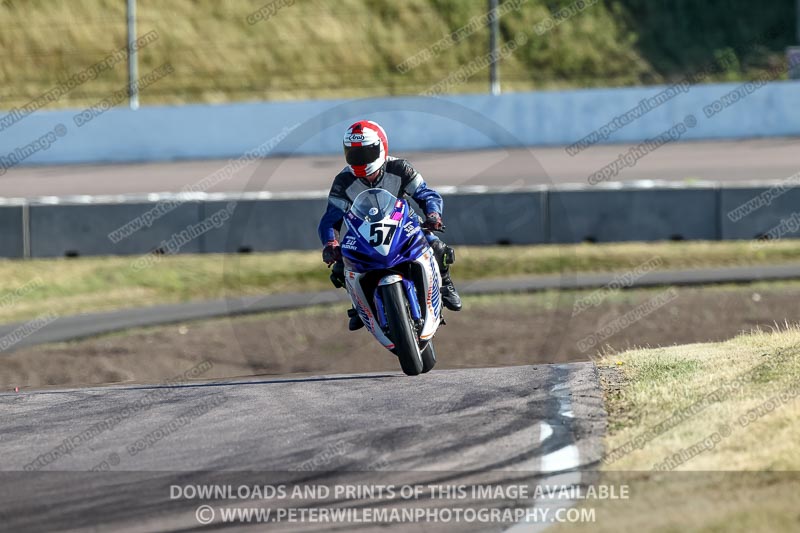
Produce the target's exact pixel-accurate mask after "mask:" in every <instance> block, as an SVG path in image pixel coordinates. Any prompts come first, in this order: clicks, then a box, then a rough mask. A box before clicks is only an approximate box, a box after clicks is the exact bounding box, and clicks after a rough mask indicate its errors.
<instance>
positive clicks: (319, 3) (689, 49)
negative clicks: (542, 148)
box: [0, 0, 794, 109]
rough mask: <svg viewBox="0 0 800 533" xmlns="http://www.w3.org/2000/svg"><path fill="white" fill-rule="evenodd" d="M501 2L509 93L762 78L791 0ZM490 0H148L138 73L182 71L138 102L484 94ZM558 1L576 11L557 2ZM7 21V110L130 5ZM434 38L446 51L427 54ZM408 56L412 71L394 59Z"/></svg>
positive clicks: (95, 48)
mask: <svg viewBox="0 0 800 533" xmlns="http://www.w3.org/2000/svg"><path fill="white" fill-rule="evenodd" d="M501 5H502V6H503V7H502V9H503V10H504V11H505V13H504V14H503V15H502V17H501V19H500V26H501V34H502V40H501V41H502V42H501V44H504V45H506V48H505V51H506V52H507V53H505V54H504V59H503V62H502V66H501V77H502V83H503V89H504V90H526V89H553V88H565V87H584V86H626V85H637V84H656V83H664V82H669V81H671V80H677V79H679V78H681V77H682V76H683V75H684V74H685V73H686V72H695V71H698V70H700V69H702V68H703V66H704V65H706V64H708V63H709V62H712V61H713V60H714V59H715V58H716V57H719V56H720V54H725V53H730V52H731V51H732V52H734V53H735V54H736V57H737V61H735V62H734V63H733V64H731V65H730V66H729V67H728V68H727V69H726V70H725V71H721V72H715V73H714V74H713V75H712V76H711V77H709V78H707V80H709V81H710V80H739V79H746V78H752V77H754V76H756V75H758V73H759V72H761V71H762V70H764V69H766V68H768V67H770V66H776V65H779V64H780V61H781V60H782V57H783V48H784V47H785V46H786V45H788V44H791V41H792V35H793V32H794V29H793V21H794V1H793V0H776V1H775V2H770V3H769V5H765V4H763V3H761V4H759V3H753V2H748V1H747V0H728V1H723V0H712V1H709V2H705V3H702V7H698V6H699V5H700V4H698V3H697V2H693V1H691V0H670V1H655V0H585V2H584V4H583V5H585V9H584V10H577V11H575V10H574V9H573V10H570V8H569V6H570V5H572V2H570V1H564V0H558V1H553V0H548V1H545V0H505V1H503V2H502V3H501ZM548 6H549V9H548ZM723 6H724V7H723ZM486 8H487V2H486V1H485V0H404V1H403V2H393V1H391V0H376V1H370V2H366V1H363V0H273V1H272V2H269V3H263V2H252V1H244V0H226V1H225V2H221V1H219V0H170V1H169V2H161V1H157V0H139V3H138V23H139V31H138V34H139V35H145V34H148V33H149V32H156V33H155V34H151V35H157V38H156V39H155V40H154V41H153V42H150V43H149V44H147V45H146V46H145V47H143V48H142V49H141V50H140V53H139V75H140V76H144V75H146V74H147V73H149V72H151V71H153V70H154V69H156V68H158V67H159V66H161V65H163V64H164V63H167V62H168V63H170V65H171V66H172V69H171V70H174V72H172V73H171V74H167V75H165V76H164V77H161V78H160V79H157V81H154V82H153V83H152V84H151V85H149V86H148V87H146V88H144V89H143V91H142V102H143V103H144V104H154V103H165V102H169V103H186V102H224V101H241V100H276V99H294V98H307V97H312V98H321V97H357V96H369V95H383V94H416V93H420V92H423V91H425V90H427V89H429V88H431V87H432V86H435V85H436V84H437V83H439V82H441V81H442V80H445V79H447V78H448V76H450V75H451V74H453V75H455V74H458V75H457V76H453V79H454V80H455V78H460V79H465V81H464V82H463V83H462V82H460V81H452V83H448V84H446V86H444V87H443V90H444V92H485V91H486V90H487V85H488V82H487V79H488V70H487V69H486V68H484V67H482V66H481V65H473V66H470V62H471V61H473V60H475V59H476V58H480V57H481V56H483V55H485V54H486V52H487V43H488V30H487V29H486V28H485V26H483V25H482V24H480V23H478V22H476V21H477V20H478V19H475V17H480V16H481V15H483V14H484V13H485V11H486ZM561 8H567V11H564V12H563V13H564V14H565V16H563V17H559V16H558V15H553V13H556V12H558V11H559V9H561ZM0 24H2V28H3V30H2V31H0V58H2V61H0V102H2V103H1V104H0V106H2V107H3V108H6V109H8V108H11V107H13V106H20V105H24V104H25V103H27V102H28V101H29V100H31V99H32V98H36V97H38V96H39V95H41V94H43V93H46V92H47V91H50V90H51V89H53V88H54V87H57V86H58V85H59V84H60V83H64V82H65V81H66V80H68V79H69V78H71V77H72V76H74V75H76V74H78V73H80V72H81V71H84V70H85V69H87V68H88V67H90V66H91V65H93V64H95V63H97V62H98V61H101V60H103V59H104V58H106V57H107V56H109V54H112V53H113V52H114V51H115V50H119V49H121V48H122V47H123V46H124V44H125V39H126V37H125V2H124V1H121V0H0ZM465 25H466V26H467V30H465V31H462V32H458V33H456V30H458V29H459V28H460V27H462V26H465ZM537 28H538V30H537ZM543 29H545V30H547V31H542V30H543ZM451 34H453V35H456V40H457V42H453V40H452V39H448V38H447V36H448V35H451ZM759 36H765V37H763V38H760V37H759ZM435 43H438V45H437V47H436V48H437V52H438V53H432V54H430V55H431V57H430V58H427V60H426V61H422V62H420V63H421V64H418V65H416V63H417V62H419V61H417V60H419V59H420V58H422V56H420V55H416V54H420V53H422V54H426V52H424V51H425V50H432V49H433V46H434V45H435ZM509 43H518V46H516V47H515V48H514V49H509V48H508V45H509ZM415 55H416V56H415ZM411 57H416V58H417V60H412V63H413V65H416V66H414V68H409V69H405V68H398V65H400V64H402V63H403V62H404V61H406V60H407V59H408V58H411ZM118 58H122V56H121V55H119V56H118ZM110 65H111V66H110V68H108V69H107V70H104V71H103V72H100V73H99V75H97V76H96V79H88V80H86V79H85V78H84V81H82V82H81V83H78V84H74V85H75V86H74V87H73V88H72V89H70V90H67V91H64V92H65V94H63V95H59V96H58V97H54V98H52V99H51V100H52V101H51V102H49V103H48V105H47V107H48V108H52V107H76V106H83V105H87V104H94V103H96V102H97V101H98V100H99V99H102V98H105V97H107V96H109V94H110V93H112V92H113V91H117V90H120V89H122V88H124V86H125V83H126V75H127V70H126V65H125V61H124V59H122V60H116V61H112V62H111V63H110ZM413 65H412V66H413ZM406 66H409V63H406ZM460 67H461V68H462V70H461V71H460V72H458V69H459V68H460ZM473 67H474V68H473Z"/></svg>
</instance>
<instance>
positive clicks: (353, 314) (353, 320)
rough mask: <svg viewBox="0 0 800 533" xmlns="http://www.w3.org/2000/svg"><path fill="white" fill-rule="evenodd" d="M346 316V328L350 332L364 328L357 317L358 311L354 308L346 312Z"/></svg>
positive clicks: (361, 321) (362, 322)
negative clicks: (348, 320)
mask: <svg viewBox="0 0 800 533" xmlns="http://www.w3.org/2000/svg"><path fill="white" fill-rule="evenodd" d="M347 316H349V317H350V324H348V326H347V329H349V330H350V331H357V330H359V329H361V328H363V327H364V321H363V320H361V317H360V316H358V311H356V310H355V308H354V307H351V308H350V309H348V310H347Z"/></svg>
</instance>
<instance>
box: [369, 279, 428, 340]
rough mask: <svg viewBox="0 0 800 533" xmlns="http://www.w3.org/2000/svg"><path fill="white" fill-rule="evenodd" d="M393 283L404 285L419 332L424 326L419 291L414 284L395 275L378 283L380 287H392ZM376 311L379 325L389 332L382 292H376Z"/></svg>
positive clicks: (412, 316) (412, 317)
mask: <svg viewBox="0 0 800 533" xmlns="http://www.w3.org/2000/svg"><path fill="white" fill-rule="evenodd" d="M393 283H402V284H403V290H404V291H405V294H406V298H407V299H408V307H409V310H410V311H411V319H412V320H413V321H414V324H415V325H416V326H417V330H419V328H420V326H421V324H422V309H420V306H419V298H417V289H416V287H415V286H414V283H413V282H411V281H410V280H407V279H405V278H403V277H402V276H400V275H397V274H393V275H390V276H385V277H384V278H383V279H381V281H380V282H379V283H378V287H382V286H384V285H391V284H393ZM375 310H376V311H377V313H376V314H377V315H378V316H377V318H378V323H379V324H380V326H381V329H382V330H383V331H384V333H385V332H387V331H388V330H389V323H388V322H387V320H386V313H385V311H384V307H383V297H382V296H381V291H380V290H376V291H375Z"/></svg>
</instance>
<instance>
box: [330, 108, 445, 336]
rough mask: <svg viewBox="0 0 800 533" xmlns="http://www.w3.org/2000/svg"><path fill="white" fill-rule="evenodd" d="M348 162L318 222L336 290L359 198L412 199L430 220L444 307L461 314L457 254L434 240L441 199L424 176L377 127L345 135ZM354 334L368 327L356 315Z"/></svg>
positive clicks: (428, 232)
mask: <svg viewBox="0 0 800 533" xmlns="http://www.w3.org/2000/svg"><path fill="white" fill-rule="evenodd" d="M344 157H345V160H346V161H347V166H346V167H345V168H344V169H343V170H342V171H341V172H340V173H339V174H338V175H337V176H336V178H335V179H334V180H333V186H332V187H331V192H330V194H328V208H327V210H326V211H325V214H324V215H323V216H322V220H320V222H319V236H320V239H321V240H322V244H323V246H324V248H323V250H322V260H323V261H324V262H325V263H326V264H327V265H328V266H329V267H330V266H331V265H334V267H333V271H332V272H333V273H332V274H331V281H333V284H334V285H336V286H337V287H342V286H344V264H343V263H342V250H341V247H340V246H339V241H337V239H336V232H338V231H340V230H341V227H342V222H343V217H344V214H345V212H347V210H348V209H349V208H350V205H352V203H353V201H354V200H355V198H356V196H358V194H359V193H360V192H362V191H365V190H367V189H372V188H380V189H385V190H386V191H388V192H390V193H391V194H392V195H393V196H395V197H397V198H402V197H403V196H405V195H408V196H410V197H411V198H413V199H414V200H415V201H416V202H417V205H419V206H420V208H421V209H422V210H423V212H424V213H425V214H426V217H425V221H424V222H423V223H422V228H423V229H424V230H425V238H426V239H427V240H428V243H429V244H430V246H431V248H432V249H433V253H434V255H435V257H436V261H437V263H439V269H440V271H441V273H442V289H441V293H442V303H444V306H445V307H447V308H448V309H450V310H452V311H460V310H461V297H460V296H459V295H458V292H456V288H455V286H454V285H453V280H452V279H451V278H450V265H451V264H452V263H453V261H454V260H455V253H454V251H453V249H452V248H450V247H449V246H447V245H446V244H445V243H443V242H442V241H441V239H439V237H437V236H436V235H434V233H433V232H434V231H438V230H442V229H443V228H444V226H443V225H442V197H441V195H439V193H438V192H436V191H434V190H433V189H430V188H428V186H427V185H426V184H425V180H423V179H422V176H421V175H420V173H419V172H417V171H416V170H414V168H413V167H412V166H411V165H410V164H409V163H408V161H406V160H405V159H398V158H396V157H390V156H389V143H388V141H387V140H386V132H385V131H383V128H382V127H380V126H379V125H378V124H377V123H375V122H372V121H370V120H359V121H358V122H356V123H355V124H353V125H352V126H350V127H349V128H347V131H346V132H345V134H344ZM348 315H349V316H350V326H349V327H350V330H351V331H355V330H357V329H359V328H362V327H363V326H364V323H363V322H362V321H361V318H360V317H359V316H358V313H356V312H355V310H354V309H350V310H349V311H348Z"/></svg>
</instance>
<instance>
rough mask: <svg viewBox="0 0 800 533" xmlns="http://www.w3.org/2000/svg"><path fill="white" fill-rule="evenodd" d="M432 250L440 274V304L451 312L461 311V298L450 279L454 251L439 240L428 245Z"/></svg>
mask: <svg viewBox="0 0 800 533" xmlns="http://www.w3.org/2000/svg"><path fill="white" fill-rule="evenodd" d="M430 245H431V248H433V255H434V256H436V262H437V263H439V271H440V272H441V273H442V303H443V304H444V306H445V307H446V308H448V309H450V310H451V311H461V296H459V295H458V291H456V286H455V285H453V279H452V278H451V277H450V265H452V264H453V263H455V261H456V253H455V250H453V249H452V248H450V247H449V246H447V245H446V244H445V243H443V242H442V240H441V239H435V240H434V241H433V242H431V243H430Z"/></svg>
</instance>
